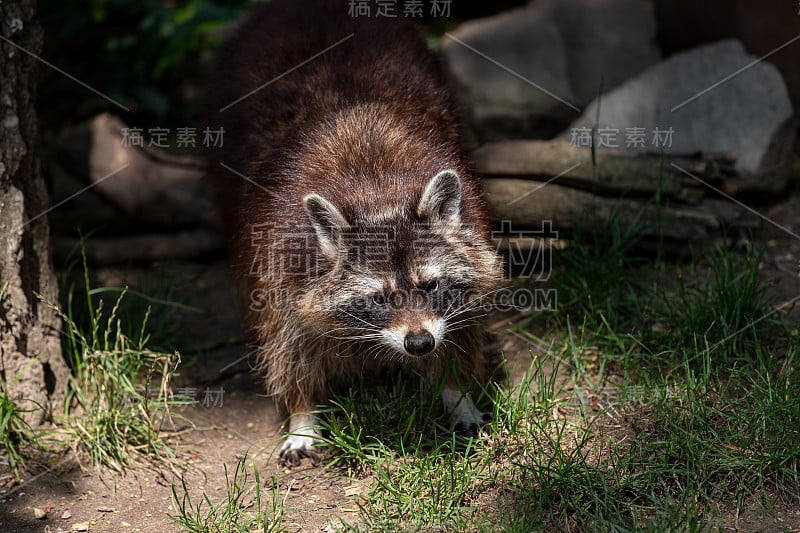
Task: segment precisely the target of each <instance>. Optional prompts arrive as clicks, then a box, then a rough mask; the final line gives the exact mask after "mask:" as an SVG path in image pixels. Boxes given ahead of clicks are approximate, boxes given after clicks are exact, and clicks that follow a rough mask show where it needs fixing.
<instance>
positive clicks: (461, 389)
mask: <svg viewBox="0 0 800 533" xmlns="http://www.w3.org/2000/svg"><path fill="white" fill-rule="evenodd" d="M219 57H220V60H219V62H218V65H217V69H216V71H215V75H216V77H215V81H214V83H213V87H212V90H211V96H210V98H209V103H210V106H209V109H210V111H209V115H208V117H207V120H208V122H209V124H214V125H215V126H220V127H222V128H224V142H223V147H222V148H221V149H220V150H217V151H215V152H214V153H212V154H210V157H209V168H208V174H209V177H210V179H211V181H212V185H213V186H214V188H215V191H216V195H217V198H218V203H219V205H220V208H221V213H222V218H223V221H224V224H225V228H226V232H227V234H228V242H229V244H230V248H231V250H230V254H231V256H232V258H233V259H232V262H233V267H234V271H235V273H236V276H237V277H238V279H239V280H240V281H241V283H242V286H243V289H244V290H243V294H244V295H245V296H246V299H247V307H248V311H247V322H248V326H249V328H250V330H251V332H252V336H253V339H254V341H255V343H256V344H257V346H258V357H257V361H258V369H259V371H260V372H261V373H262V374H263V376H264V378H265V382H266V389H267V392H268V394H270V395H272V396H274V397H275V398H276V399H277V400H278V401H279V402H280V403H281V404H282V406H283V407H285V409H286V410H288V415H289V424H288V426H289V427H288V435H287V437H286V439H285V441H284V442H283V443H282V446H281V448H280V455H279V457H280V461H281V462H282V463H284V464H288V465H297V464H299V462H300V461H301V460H302V459H303V458H311V459H312V460H316V459H317V458H318V450H319V448H315V446H317V445H319V443H320V442H319V437H320V434H319V433H318V429H317V428H316V426H317V422H316V418H315V414H314V413H315V410H316V409H317V406H318V405H320V404H323V403H324V402H325V401H326V399H327V395H328V393H329V391H330V388H331V386H333V385H335V384H337V383H338V384H341V383H345V384H346V383H347V382H348V381H349V380H352V378H353V377H354V376H357V375H358V374H359V372H361V371H362V369H363V368H365V367H366V366H371V365H373V364H377V365H379V366H382V365H388V366H389V367H390V368H394V367H395V366H396V365H403V366H405V367H408V368H410V369H413V370H415V371H417V372H419V373H420V374H421V375H423V376H425V377H426V378H427V379H430V380H431V381H436V380H440V379H441V380H443V382H444V383H445V385H444V387H443V390H442V393H441V396H442V400H443V402H444V406H445V408H446V409H447V410H448V411H449V412H450V413H451V423H452V426H453V429H455V430H459V431H463V432H467V433H473V434H474V433H476V432H477V430H478V428H479V426H481V425H482V424H484V423H486V422H488V421H489V420H490V418H491V416H490V414H489V413H482V412H479V411H478V409H477V408H476V407H475V405H474V403H473V401H472V399H471V398H470V395H469V389H470V387H471V386H472V385H474V384H475V383H478V384H480V383H483V382H484V380H485V366H486V364H485V363H486V361H485V358H484V355H483V350H482V344H483V329H482V327H481V323H480V317H481V315H483V314H485V310H484V309H483V303H484V302H485V301H486V299H487V298H488V295H490V294H491V292H492V291H493V290H495V289H496V288H497V287H498V286H499V283H500V280H501V276H500V271H501V269H500V266H501V265H500V264H499V259H498V256H497V254H496V253H495V249H494V248H493V246H492V245H491V240H490V239H489V231H490V226H489V217H488V215H487V211H486V206H485V204H484V202H483V200H482V198H481V194H480V189H479V183H478V180H477V178H476V176H475V174H474V173H473V172H472V170H471V169H470V167H469V165H468V163H467V158H466V155H465V152H464V149H463V148H462V146H461V143H460V136H461V130H460V127H459V122H458V119H457V114H456V108H455V104H454V102H453V100H452V97H451V95H450V93H449V91H448V89H447V86H446V82H445V79H444V77H443V75H442V74H441V70H440V65H439V64H438V60H437V58H436V56H435V55H434V54H433V53H432V52H431V51H429V50H428V48H427V46H426V44H425V42H424V40H423V39H422V38H421V36H420V34H419V33H418V30H417V28H416V26H414V25H410V24H407V23H406V22H404V21H402V20H399V19H386V18H380V19H376V18H368V17H351V16H349V14H348V2H346V1H338V2H336V1H316V2H296V1H290V0H286V1H281V0H276V1H273V2H271V3H269V4H268V5H266V6H263V7H261V8H259V9H257V10H256V11H255V12H254V13H252V14H251V15H250V16H249V17H247V18H246V20H245V21H244V22H243V23H242V24H241V25H240V26H239V27H238V29H237V30H236V31H235V32H234V34H233V36H232V37H231V38H229V40H228V41H227V43H226V44H225V45H224V46H223V48H222V50H221V52H220V56H219Z"/></svg>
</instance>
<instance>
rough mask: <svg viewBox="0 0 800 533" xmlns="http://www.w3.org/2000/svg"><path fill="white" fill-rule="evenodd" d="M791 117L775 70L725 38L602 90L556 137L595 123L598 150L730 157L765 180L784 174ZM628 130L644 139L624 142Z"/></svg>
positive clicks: (738, 168) (744, 170)
mask: <svg viewBox="0 0 800 533" xmlns="http://www.w3.org/2000/svg"><path fill="white" fill-rule="evenodd" d="M598 108H599V112H598ZM792 117H793V110H792V104H791V102H790V100H789V95H788V93H787V90H786V85H785V84H784V82H783V78H782V77H781V74H780V72H778V70H777V69H776V68H775V67H774V66H773V65H771V64H769V63H768V62H766V61H757V58H755V57H754V56H752V55H749V54H748V53H747V52H746V51H745V49H744V48H743V46H742V45H741V43H739V42H738V41H735V40H726V41H720V42H718V43H714V44H710V45H706V46H702V47H698V48H695V49H692V50H689V51H686V52H683V53H680V54H676V55H674V56H672V57H670V58H668V59H666V60H665V61H662V62H661V63H659V64H657V65H655V66H653V67H650V68H648V69H647V70H645V71H644V72H642V73H641V74H639V75H638V76H636V77H634V78H633V79H631V80H629V81H628V82H626V83H625V84H623V85H621V86H620V87H618V88H616V89H614V90H612V91H610V92H609V93H607V94H604V95H602V96H601V97H600V98H598V99H596V100H595V101H594V102H592V103H591V104H590V105H589V106H588V107H587V108H586V110H585V111H584V112H583V114H582V115H581V116H580V118H578V119H577V120H576V121H575V122H573V124H572V125H571V126H570V128H569V129H568V130H567V131H565V132H564V134H563V137H564V138H569V139H570V140H571V141H573V142H574V141H575V140H576V138H579V137H580V136H579V135H576V132H581V131H583V132H585V131H587V130H588V129H589V128H592V127H595V126H596V127H597V128H598V130H597V131H598V136H597V142H596V146H597V147H598V149H603V148H617V149H626V148H627V149H630V150H635V151H642V152H655V153H660V152H663V153H666V154H669V155H673V156H679V155H693V154H698V153H702V154H704V155H708V156H725V157H731V158H734V159H735V160H736V163H735V169H736V171H737V172H738V173H739V174H740V175H741V176H743V177H755V178H760V177H761V176H764V175H766V174H767V173H769V174H770V177H771V179H772V178H780V177H782V176H785V175H788V170H789V166H790V161H791V146H792V142H793V140H794V128H793V127H791V126H792ZM632 130H638V131H640V132H641V133H644V135H645V138H644V139H643V140H644V141H645V142H643V143H639V144H638V145H634V143H630V142H628V140H629V139H628V138H627V135H628V134H629V133H630V132H631V131H632ZM657 132H660V133H657ZM603 134H605V136H603ZM614 137H616V139H615V142H610V141H611V140H612V138H614Z"/></svg>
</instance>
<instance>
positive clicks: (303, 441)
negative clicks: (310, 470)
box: [278, 435, 322, 466]
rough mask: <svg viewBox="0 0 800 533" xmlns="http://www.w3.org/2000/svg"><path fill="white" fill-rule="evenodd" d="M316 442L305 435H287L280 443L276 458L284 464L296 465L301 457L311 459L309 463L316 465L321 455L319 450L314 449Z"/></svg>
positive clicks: (300, 460)
mask: <svg viewBox="0 0 800 533" xmlns="http://www.w3.org/2000/svg"><path fill="white" fill-rule="evenodd" d="M316 442H317V440H316V439H314V438H313V437H309V436H306V435H289V436H288V437H286V441H285V442H284V443H283V445H281V449H280V452H279V453H278V460H279V461H280V463H281V464H282V465H285V466H298V465H299V464H300V463H301V462H302V460H303V459H311V464H313V465H316V464H318V463H319V460H320V458H321V456H322V453H321V452H320V451H319V450H316V449H314V445H315V444H316Z"/></svg>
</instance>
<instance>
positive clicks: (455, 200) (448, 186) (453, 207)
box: [417, 169, 461, 223]
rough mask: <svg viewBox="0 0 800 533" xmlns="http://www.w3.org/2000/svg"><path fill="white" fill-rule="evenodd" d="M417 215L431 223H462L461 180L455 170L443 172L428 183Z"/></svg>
mask: <svg viewBox="0 0 800 533" xmlns="http://www.w3.org/2000/svg"><path fill="white" fill-rule="evenodd" d="M417 215H419V216H420V217H422V218H426V219H428V220H430V221H431V222H436V221H443V222H450V223H459V222H460V220H461V178H459V177H458V173H457V172H456V171H455V170H452V169H447V170H443V171H441V172H439V173H438V174H436V175H435V176H434V177H433V178H432V179H431V181H429V182H428V185H427V186H426V187H425V191H424V192H423V193H422V198H420V201H419V205H418V206H417Z"/></svg>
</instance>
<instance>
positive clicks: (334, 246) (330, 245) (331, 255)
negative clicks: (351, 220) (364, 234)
mask: <svg viewBox="0 0 800 533" xmlns="http://www.w3.org/2000/svg"><path fill="white" fill-rule="evenodd" d="M303 207H305V208H306V213H307V214H308V218H309V220H311V225H312V226H313V227H314V232H315V233H316V234H317V242H318V243H319V248H320V252H321V253H322V255H324V256H325V257H326V258H327V259H329V260H331V261H333V262H336V261H338V260H339V255H340V254H339V252H340V248H341V242H342V241H341V236H342V232H343V231H346V230H347V229H348V228H350V225H349V224H348V223H347V220H346V219H345V218H344V216H342V214H341V213H340V212H339V210H338V209H336V206H335V205H333V204H332V203H330V202H329V201H328V200H326V199H325V198H324V197H323V196H320V195H319V194H307V195H306V196H304V197H303Z"/></svg>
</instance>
